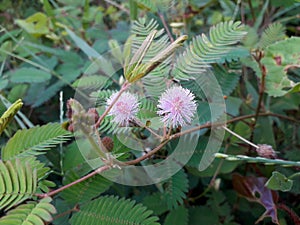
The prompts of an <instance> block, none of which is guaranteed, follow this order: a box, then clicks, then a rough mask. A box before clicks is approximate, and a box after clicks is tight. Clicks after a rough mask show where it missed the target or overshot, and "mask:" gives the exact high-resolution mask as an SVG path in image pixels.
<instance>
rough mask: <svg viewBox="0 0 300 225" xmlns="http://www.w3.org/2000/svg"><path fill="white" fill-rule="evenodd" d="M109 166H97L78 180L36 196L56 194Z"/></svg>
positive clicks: (42, 196)
mask: <svg viewBox="0 0 300 225" xmlns="http://www.w3.org/2000/svg"><path fill="white" fill-rule="evenodd" d="M110 168H111V167H110V166H107V165H105V166H102V167H99V168H98V169H96V170H94V171H93V172H91V173H89V174H87V175H85V176H83V177H81V178H79V179H78V180H75V181H73V182H71V183H69V184H66V185H65V186H62V187H60V188H58V189H56V190H54V191H50V192H48V193H44V194H36V196H38V197H40V198H46V197H50V196H53V195H55V194H57V193H59V192H61V191H63V190H65V189H67V188H69V187H72V186H74V185H76V184H78V183H80V182H82V181H85V180H87V179H89V178H90V177H93V176H95V175H96V174H98V173H102V172H103V171H105V170H108V169H110Z"/></svg>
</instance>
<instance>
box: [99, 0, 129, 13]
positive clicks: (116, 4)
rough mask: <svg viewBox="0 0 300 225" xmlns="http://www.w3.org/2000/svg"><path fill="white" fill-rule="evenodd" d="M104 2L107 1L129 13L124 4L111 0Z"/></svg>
mask: <svg viewBox="0 0 300 225" xmlns="http://www.w3.org/2000/svg"><path fill="white" fill-rule="evenodd" d="M104 1H105V2H107V3H108V4H111V5H113V6H115V7H117V8H119V9H121V10H122V11H123V12H125V13H127V14H128V15H130V11H129V10H128V9H126V8H125V7H124V6H122V5H120V4H118V3H116V2H114V1H112V0H104Z"/></svg>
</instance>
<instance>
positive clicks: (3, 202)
mask: <svg viewBox="0 0 300 225" xmlns="http://www.w3.org/2000/svg"><path fill="white" fill-rule="evenodd" d="M36 187H37V174H36V169H34V170H33V169H32V168H31V166H30V165H29V163H28V162H22V161H20V160H18V159H17V160H14V161H7V162H3V161H0V210H1V209H6V210H7V209H9V208H11V207H13V206H14V205H15V204H19V203H20V202H22V201H24V200H26V199H28V198H30V197H31V196H32V195H33V194H34V193H35V191H36ZM1 224H2V223H1Z"/></svg>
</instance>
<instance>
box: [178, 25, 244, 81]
mask: <svg viewBox="0 0 300 225" xmlns="http://www.w3.org/2000/svg"><path fill="white" fill-rule="evenodd" d="M246 33H247V32H245V30H244V27H243V25H241V23H240V22H235V23H234V22H233V21H227V22H222V23H219V24H217V25H216V26H214V27H212V28H210V30H209V37H207V36H206V35H205V34H202V35H198V36H196V37H195V38H194V39H193V40H192V42H191V44H190V46H189V48H187V50H185V52H184V53H183V54H182V55H180V56H179V57H178V58H177V61H176V65H175V69H174V77H175V78H176V79H178V80H188V79H193V78H194V77H196V76H198V75H199V74H201V73H204V72H205V71H206V70H207V68H209V64H212V63H217V62H220V61H224V59H225V60H228V59H233V58H235V57H233V56H232V55H231V56H230V57H229V58H228V59H227V57H226V56H227V54H228V52H232V51H233V50H234V49H235V48H236V47H235V45H236V44H237V43H238V42H239V41H241V40H242V38H243V37H244V36H245V35H246Z"/></svg>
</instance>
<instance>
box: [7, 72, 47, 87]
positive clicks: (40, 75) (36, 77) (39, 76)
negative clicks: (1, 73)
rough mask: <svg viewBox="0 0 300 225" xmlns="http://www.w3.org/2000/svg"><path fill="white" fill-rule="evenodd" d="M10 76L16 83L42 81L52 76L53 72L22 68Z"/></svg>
mask: <svg viewBox="0 0 300 225" xmlns="http://www.w3.org/2000/svg"><path fill="white" fill-rule="evenodd" d="M8 76H9V77H10V80H11V82H14V83H41V82H46V81H48V80H49V79H50V78H51V74H49V73H47V72H44V71H42V70H39V69H34V68H21V69H18V70H16V71H13V72H11V73H10V74H9V75H8Z"/></svg>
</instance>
